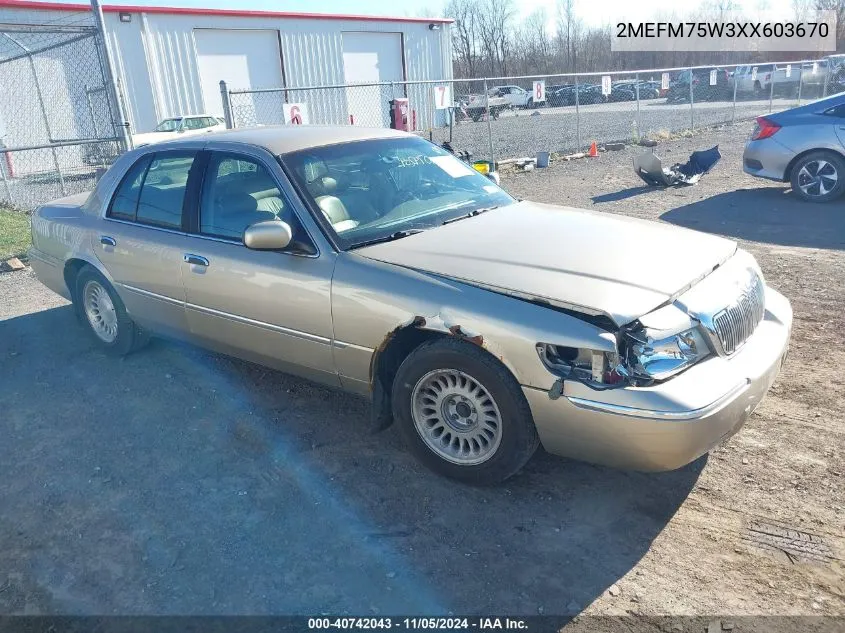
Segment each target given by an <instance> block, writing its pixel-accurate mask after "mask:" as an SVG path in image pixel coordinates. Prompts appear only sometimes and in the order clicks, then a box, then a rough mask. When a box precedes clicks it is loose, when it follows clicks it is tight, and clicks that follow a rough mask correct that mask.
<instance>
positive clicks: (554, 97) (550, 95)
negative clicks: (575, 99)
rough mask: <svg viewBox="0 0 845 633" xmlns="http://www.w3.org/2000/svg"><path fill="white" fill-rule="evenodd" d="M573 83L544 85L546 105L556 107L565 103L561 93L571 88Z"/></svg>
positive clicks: (573, 85)
mask: <svg viewBox="0 0 845 633" xmlns="http://www.w3.org/2000/svg"><path fill="white" fill-rule="evenodd" d="M574 87H575V84H557V85H554V86H546V105H548V106H549V107H557V106H562V105H565V104H564V103H563V99H562V96H561V94H562V93H563V92H564V91H566V90H572V89H573V88H574Z"/></svg>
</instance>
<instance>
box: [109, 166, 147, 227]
mask: <svg viewBox="0 0 845 633" xmlns="http://www.w3.org/2000/svg"><path fill="white" fill-rule="evenodd" d="M151 159H152V156H145V157H144V158H142V159H141V160H139V161H138V162H136V163H135V164H134V165H132V167H131V168H130V169H129V172H128V173H127V174H126V176H125V177H124V178H123V182H121V183H120V186H119V187H118V188H117V193H116V194H115V196H114V198H113V199H112V203H111V207H110V209H109V216H110V217H112V218H117V219H118V220H132V221H133V222H134V221H135V211H136V210H137V208H138V198H139V197H140V195H141V185H142V184H143V183H144V176H146V174H147V167H149V165H150V160H151Z"/></svg>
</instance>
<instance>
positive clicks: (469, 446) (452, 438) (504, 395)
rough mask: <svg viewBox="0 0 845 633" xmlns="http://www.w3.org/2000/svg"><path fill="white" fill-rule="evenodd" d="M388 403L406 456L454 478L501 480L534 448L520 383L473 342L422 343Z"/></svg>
mask: <svg viewBox="0 0 845 633" xmlns="http://www.w3.org/2000/svg"><path fill="white" fill-rule="evenodd" d="M392 399H393V416H394V419H395V420H396V421H397V423H398V426H399V429H400V432H401V433H402V435H403V436H404V439H405V442H406V444H407V445H408V447H409V448H410V450H411V452H413V453H414V455H415V456H416V457H417V458H419V459H420V461H422V462H423V463H424V464H425V465H426V466H428V467H429V468H431V469H432V470H434V471H436V472H438V473H440V474H443V475H445V476H447V477H451V478H453V479H458V480H461V481H465V482H468V483H473V484H481V485H489V484H495V483H498V482H500V481H503V480H505V479H507V478H508V477H510V476H512V475H513V474H515V473H516V472H517V471H518V470H519V469H520V468H522V466H524V465H525V463H526V462H527V461H528V459H529V458H530V457H531V455H533V454H534V451H535V450H536V449H537V446H538V445H539V439H538V437H537V430H536V429H535V427H534V421H533V419H532V417H531V410H530V409H529V407H528V403H527V402H526V400H525V396H524V395H523V394H522V389H521V388H520V386H519V383H517V381H516V380H515V379H514V377H513V376H512V375H511V373H510V372H509V371H508V370H507V369H506V368H505V367H504V366H503V365H502V364H501V363H500V362H499V361H498V360H496V359H495V358H493V357H492V356H490V355H489V354H488V353H487V352H485V351H484V350H482V349H480V348H479V347H478V346H476V345H474V344H472V343H468V342H465V341H459V340H455V339H435V340H433V341H430V342H428V343H424V344H422V345H421V346H420V347H418V348H417V349H416V350H414V351H413V352H411V354H410V355H409V356H408V357H407V358H406V359H405V361H404V362H403V363H402V365H401V366H400V368H399V371H398V372H397V373H396V378H395V380H394V383H393V398H392Z"/></svg>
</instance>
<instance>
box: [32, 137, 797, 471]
mask: <svg viewBox="0 0 845 633" xmlns="http://www.w3.org/2000/svg"><path fill="white" fill-rule="evenodd" d="M32 228H33V247H32V250H31V252H30V260H31V262H32V266H33V268H34V269H35V271H36V273H37V274H38V277H39V279H40V280H41V281H42V282H43V283H44V284H45V285H47V286H48V287H50V288H52V289H53V290H54V291H56V292H58V293H60V294H62V295H64V296H65V297H67V298H69V299H71V300H72V301H73V304H74V306H75V307H76V311H77V314H78V316H79V318H80V320H81V322H82V323H83V325H84V327H85V328H86V329H87V330H88V332H89V333H90V335H91V337H92V340H93V341H95V342H96V343H97V344H98V345H99V346H100V347H101V348H102V349H103V350H105V351H107V352H110V353H114V354H126V353H128V352H131V351H133V350H135V349H137V348H139V347H140V346H141V345H143V343H144V342H145V341H146V340H147V337H148V335H149V334H150V333H154V334H162V335H167V336H175V337H179V338H183V339H187V340H189V341H193V342H195V343H197V344H199V345H202V346H205V347H208V348H210V349H213V350H217V351H220V352H223V353H226V354H231V355H234V356H237V357H240V358H244V359H247V360H250V361H254V362H257V363H261V364H264V365H267V366H270V367H275V368H278V369H280V370H283V371H286V372H290V373H293V374H297V375H299V376H303V377H305V378H308V379H311V380H315V381H318V382H320V383H323V384H326V385H330V386H332V387H335V388H339V389H344V390H346V391H348V392H350V393H354V394H360V395H363V396H365V397H367V398H369V399H370V400H371V401H372V412H373V424H374V425H375V426H376V427H384V426H387V425H388V424H389V423H390V422H392V421H395V423H396V424H397V425H398V427H399V430H400V431H401V433H402V435H403V436H404V438H405V439H406V441H407V444H408V447H409V448H410V450H412V451H413V452H414V453H415V454H416V455H417V456H418V457H419V458H420V459H421V460H422V461H423V462H424V463H426V464H427V465H429V466H430V467H432V468H433V469H435V470H436V471H438V472H440V473H443V474H445V475H448V476H451V477H454V478H457V479H461V480H464V481H469V482H475V483H491V482H497V481H501V480H503V479H505V478H507V477H509V476H511V475H513V474H514V473H516V472H517V471H518V470H519V469H520V468H521V467H522V466H523V464H525V463H526V461H527V460H528V459H529V458H530V457H531V455H532V454H533V453H534V451H535V450H536V449H537V447H538V446H539V445H540V444H542V445H543V446H544V447H545V449H546V450H547V451H550V452H552V453H556V454H559V455H566V456H569V457H573V458H577V459H583V460H588V461H592V462H597V463H601V464H610V465H613V466H618V467H624V468H636V469H643V470H666V469H674V468H678V467H680V466H682V465H684V464H687V463H688V462H690V461H692V460H694V459H696V458H697V457H699V456H700V455H702V454H704V453H706V452H707V451H708V450H709V449H710V448H711V447H713V446H714V445H715V444H716V443H718V442H719V441H720V440H722V439H724V438H726V437H728V436H729V435H731V434H732V433H734V432H736V431H737V430H738V429H739V427H740V426H741V425H742V423H743V422H744V421H745V420H746V418H748V416H749V415H750V413H751V412H752V410H753V409H754V407H756V406H757V404H758V403H759V402H760V400H761V398H763V396H764V394H765V393H766V391H767V390H768V388H769V386H770V385H771V384H772V382H773V381H774V380H775V377H776V376H777V374H778V371H779V369H780V367H781V363H782V362H783V359H784V357H785V354H786V350H787V343H788V340H789V334H790V328H791V324H792V311H791V308H790V305H789V302H788V301H787V300H786V299H785V298H784V297H783V296H781V295H780V294H778V293H777V292H776V291H775V290H773V289H771V288H768V287H767V286H766V285H765V283H764V281H763V276H762V274H761V273H760V269H759V268H758V266H757V263H756V262H755V261H754V259H753V257H752V256H751V255H749V254H748V253H746V252H744V251H742V250H739V249H738V248H737V245H736V244H735V243H734V242H732V241H729V240H726V239H723V238H720V237H716V236H712V235H706V234H702V233H696V232H693V231H689V230H685V229H681V228H676V227H672V226H669V225H666V224H657V223H651V222H644V221H640V220H635V219H631V218H625V217H620V216H616V215H610V214H601V213H592V212H589V211H581V210H578V209H571V208H566V207H557V206H550V205H543V204H535V203H531V202H525V201H522V202H520V201H517V200H515V199H513V198H512V197H511V196H510V195H508V194H507V193H506V192H505V191H503V190H502V189H500V188H499V187H498V186H496V185H495V184H494V183H493V182H491V181H490V180H488V179H487V178H485V177H484V176H482V175H480V174H478V173H477V172H476V171H474V170H473V169H471V168H469V167H468V166H467V165H466V164H465V163H463V162H461V161H460V160H458V159H457V158H455V157H454V156H452V155H451V154H450V153H448V152H446V151H445V150H443V149H441V148H440V147H438V146H436V145H433V144H431V143H429V142H428V141H425V140H423V139H421V138H419V137H417V136H414V135H410V134H405V133H401V132H396V131H393V130H383V129H377V130H367V129H361V128H355V127H317V126H305V127H295V126H291V127H287V128H280V129H272V128H264V129H258V130H253V131H237V132H224V133H219V134H211V135H208V136H205V137H202V138H196V139H185V140H183V141H174V142H171V143H165V144H161V145H155V146H150V147H147V148H141V149H139V150H135V151H132V152H129V153H127V154H126V155H124V156H122V157H121V158H120V159H119V160H118V161H117V162H116V163H115V165H114V166H113V167H112V168H111V169H110V170H109V171H108V172H107V173H106V175H105V176H104V177H103V178H102V179H101V180H100V182H99V183H98V185H97V188H96V189H95V191H94V192H93V193H92V194H91V195H90V196H86V195H81V196H75V197H72V198H67V199H64V200H59V201H57V202H55V203H52V204H49V205H46V206H44V207H42V208H40V209H39V210H38V211H37V212H36V213H35V215H34V216H33V220H32ZM114 370H115V371H118V370H119V369H117V368H115V369H114ZM326 423H328V422H326Z"/></svg>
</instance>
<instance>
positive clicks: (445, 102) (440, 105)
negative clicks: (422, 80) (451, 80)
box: [434, 84, 452, 110]
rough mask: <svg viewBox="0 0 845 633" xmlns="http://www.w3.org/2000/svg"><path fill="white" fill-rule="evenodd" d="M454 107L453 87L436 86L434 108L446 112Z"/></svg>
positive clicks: (446, 85)
mask: <svg viewBox="0 0 845 633" xmlns="http://www.w3.org/2000/svg"><path fill="white" fill-rule="evenodd" d="M451 107H452V86H451V85H449V84H440V85H436V86H434V108H435V110H445V109H446V108H451Z"/></svg>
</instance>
